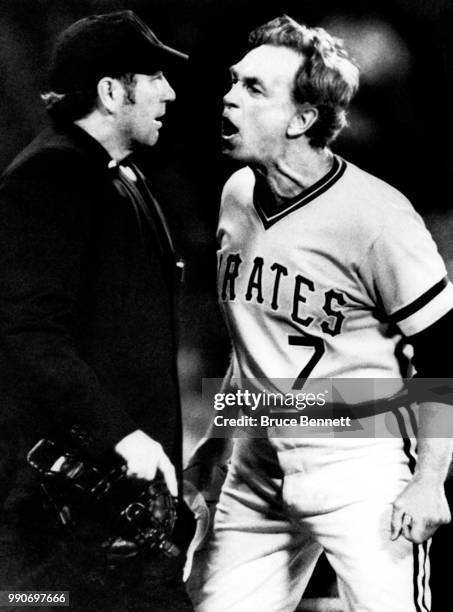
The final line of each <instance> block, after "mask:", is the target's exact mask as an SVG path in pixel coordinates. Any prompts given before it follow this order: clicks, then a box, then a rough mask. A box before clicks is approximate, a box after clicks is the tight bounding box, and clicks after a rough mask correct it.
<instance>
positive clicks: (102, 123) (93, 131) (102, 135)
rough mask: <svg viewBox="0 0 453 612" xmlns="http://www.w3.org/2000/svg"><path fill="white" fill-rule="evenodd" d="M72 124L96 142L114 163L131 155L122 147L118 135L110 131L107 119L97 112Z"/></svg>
mask: <svg viewBox="0 0 453 612" xmlns="http://www.w3.org/2000/svg"><path fill="white" fill-rule="evenodd" d="M74 123H75V124H76V125H78V126H79V127H80V128H82V130H85V132H87V133H88V134H89V135H90V136H91V137H92V138H94V139H95V140H97V141H98V142H99V144H101V145H102V146H103V147H104V149H105V150H106V151H107V153H108V154H109V155H110V157H111V158H112V159H114V160H115V161H121V160H122V159H124V158H125V157H127V155H129V154H130V153H131V150H130V149H128V148H127V147H125V146H124V144H123V142H122V139H121V138H120V136H119V134H117V133H116V131H115V130H114V129H112V125H111V122H110V120H109V117H108V116H104V115H102V114H101V113H100V112H99V111H97V110H96V111H93V112H92V113H91V114H90V115H87V116H86V117H83V119H78V120H77V121H74Z"/></svg>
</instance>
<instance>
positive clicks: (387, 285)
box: [218, 157, 453, 400]
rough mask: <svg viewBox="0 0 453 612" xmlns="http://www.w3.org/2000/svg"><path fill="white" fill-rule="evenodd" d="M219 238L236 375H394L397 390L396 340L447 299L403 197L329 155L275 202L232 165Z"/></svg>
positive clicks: (435, 256) (442, 309) (439, 265)
mask: <svg viewBox="0 0 453 612" xmlns="http://www.w3.org/2000/svg"><path fill="white" fill-rule="evenodd" d="M218 240H219V244H220V248H219V250H218V292H219V299H220V302H221V305H222V307H223V310H224V313H225V316H226V321H227V325H228V327H229V330H230V334H231V338H232V342H233V349H234V359H233V365H234V370H233V376H234V378H238V379H239V380H243V379H260V381H263V380H264V381H268V382H269V388H275V386H274V383H275V379H292V380H294V381H295V382H296V381H297V380H300V379H304V378H307V377H316V378H334V377H335V378H341V377H343V378H373V379H376V378H392V379H394V380H395V381H396V382H395V384H396V386H397V387H401V386H402V382H401V380H402V376H403V375H404V372H402V371H401V363H400V362H399V360H398V357H397V352H398V351H397V349H398V346H399V344H400V340H401V338H402V337H403V335H405V336H411V335H413V334H416V333H418V332H420V331H422V330H423V329H425V328H427V327H428V326H429V325H431V324H432V323H434V322H435V321H436V320H437V319H439V318H440V317H442V316H443V315H444V314H446V313H447V312H448V311H449V310H450V309H451V308H452V307H453V287H452V285H451V283H450V282H449V281H448V280H447V276H446V274H447V272H446V268H445V265H444V263H443V261H442V258H441V257H440V255H439V253H438V251H437V248H436V245H435V243H434V241H433V239H432V237H431V235H430V233H429V232H428V231H427V229H426V227H425V225H424V223H423V221H422V219H421V218H420V216H419V215H418V214H417V213H416V212H415V210H414V209H413V207H412V206H411V204H410V203H409V202H408V200H407V199H406V198H405V197H404V196H403V195H402V194H401V193H399V192H398V191H397V190H396V189H394V188H392V187H391V186H389V185H388V184H386V183H385V182H383V181H381V180H379V179H377V178H375V177H374V176H372V175H370V174H368V173H366V172H364V171H363V170H361V169H359V168H358V167H356V166H355V165H353V164H351V163H347V162H345V161H344V160H342V159H341V158H338V157H335V160H334V164H333V167H332V169H331V170H330V171H329V173H328V174H327V175H325V176H324V177H323V178H322V179H321V180H319V181H318V182H317V183H316V184H314V185H312V186H311V187H310V188H308V189H307V190H305V191H304V192H303V194H302V195H301V196H299V197H296V198H293V199H292V200H289V201H288V202H286V203H285V204H284V205H283V206H277V205H275V203H274V202H273V201H271V200H270V199H269V196H266V194H265V193H263V192H262V190H261V191H260V187H259V184H258V183H257V182H256V181H255V175H254V173H253V172H252V170H251V169H250V168H248V167H246V168H243V169H241V170H239V171H238V172H236V173H235V174H234V175H233V176H232V177H231V178H230V180H229V181H228V182H227V184H226V186H225V189H224V192H223V197H222V205H221V211H220V220H219V226H218ZM394 391H395V392H396V391H398V388H395V389H394ZM386 396H387V395H386ZM363 399H364V400H365V399H366V398H363ZM370 399H371V398H370ZM374 399H375V398H374Z"/></svg>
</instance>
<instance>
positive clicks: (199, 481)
mask: <svg viewBox="0 0 453 612" xmlns="http://www.w3.org/2000/svg"><path fill="white" fill-rule="evenodd" d="M231 449H232V441H231V440H230V439H228V438H204V439H203V440H202V441H201V442H200V444H199V445H198V447H197V449H196V450H195V452H194V454H193V455H192V457H191V458H190V459H189V462H188V464H187V467H186V468H185V470H184V480H187V481H189V482H190V483H192V484H193V485H194V487H195V488H196V489H197V490H198V491H205V490H207V489H209V488H210V486H211V485H212V484H213V483H214V480H215V476H216V469H217V468H218V467H219V466H220V467H223V466H224V465H225V464H226V463H227V461H228V459H229V457H230V454H231Z"/></svg>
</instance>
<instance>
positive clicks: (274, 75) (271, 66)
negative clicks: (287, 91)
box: [230, 45, 303, 87]
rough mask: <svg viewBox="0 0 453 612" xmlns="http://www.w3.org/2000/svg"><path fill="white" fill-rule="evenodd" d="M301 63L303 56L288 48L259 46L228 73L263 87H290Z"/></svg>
mask: <svg viewBox="0 0 453 612" xmlns="http://www.w3.org/2000/svg"><path fill="white" fill-rule="evenodd" d="M302 62H303V55H302V54H300V53H298V52H297V51H295V50H294V49H291V48H289V47H283V46H276V45H261V46H259V47H256V48H255V49H252V50H251V51H249V52H248V53H247V54H246V55H244V57H243V58H242V59H241V60H240V61H239V62H238V63H237V64H234V65H233V66H231V68H230V71H231V73H232V74H233V75H234V76H237V77H238V78H247V79H255V80H259V81H261V82H263V83H264V84H265V85H268V86H271V85H276V86H277V85H278V86H283V85H288V84H289V85H290V86H291V87H292V85H293V83H294V78H295V76H296V73H297V71H298V69H299V67H300V65H301V63H302Z"/></svg>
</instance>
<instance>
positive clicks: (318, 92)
mask: <svg viewBox="0 0 453 612" xmlns="http://www.w3.org/2000/svg"><path fill="white" fill-rule="evenodd" d="M248 42H249V49H253V48H256V47H259V46H261V45H274V46H281V47H287V48H290V49H294V51H297V52H298V53H300V54H301V65H300V67H299V69H298V71H297V73H296V76H295V79H294V89H293V97H294V100H295V102H296V104H304V103H305V104H306V103H308V104H310V105H312V106H314V107H316V108H317V110H318V119H317V121H316V122H315V123H314V124H313V126H312V127H311V128H310V129H309V130H308V131H307V133H306V135H307V137H308V139H309V143H310V145H311V146H313V147H316V148H318V147H324V146H326V145H328V144H329V143H330V142H331V141H332V140H333V139H334V138H335V137H336V136H337V135H338V134H339V133H340V131H341V130H342V129H343V128H344V127H345V125H346V124H347V121H346V111H347V108H348V106H349V103H350V102H351V99H352V98H353V96H354V94H355V93H356V91H357V88H358V80H359V70H358V67H357V65H356V64H355V63H354V62H353V61H352V59H351V58H350V57H349V55H348V53H347V52H346V51H345V49H344V48H343V43H342V41H341V40H339V39H338V38H334V37H333V36H331V35H330V34H328V33H327V32H326V31H325V30H324V29H323V28H309V27H307V26H305V25H302V24H300V23H298V22H297V21H295V20H294V19H291V17H288V16H287V15H284V16H283V17H277V18H276V19H273V20H272V21H269V22H268V23H265V24H264V25H262V26H260V27H258V28H256V29H255V30H253V32H252V33H251V34H250V36H249V40H248Z"/></svg>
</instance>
